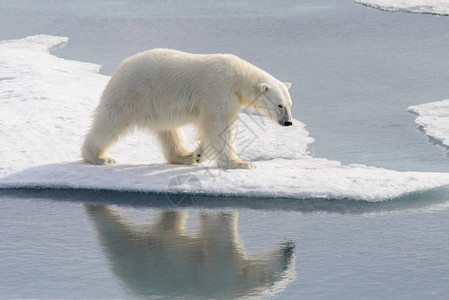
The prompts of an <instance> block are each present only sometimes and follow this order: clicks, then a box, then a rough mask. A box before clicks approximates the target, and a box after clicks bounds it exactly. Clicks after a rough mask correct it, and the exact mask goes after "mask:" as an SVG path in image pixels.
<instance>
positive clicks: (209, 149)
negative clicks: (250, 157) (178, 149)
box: [204, 120, 256, 169]
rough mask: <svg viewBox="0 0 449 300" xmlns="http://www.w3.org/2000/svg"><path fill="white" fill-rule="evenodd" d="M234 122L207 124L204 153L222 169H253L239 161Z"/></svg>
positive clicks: (251, 166) (245, 162) (250, 165)
mask: <svg viewBox="0 0 449 300" xmlns="http://www.w3.org/2000/svg"><path fill="white" fill-rule="evenodd" d="M234 123H235V121H233V122H231V123H230V124H229V125H228V123H227V122H217V120H215V122H213V123H212V124H210V123H209V127H207V128H208V129H207V130H205V136H204V153H205V154H206V156H207V158H208V159H214V160H216V162H217V165H218V167H220V168H223V169H255V168H256V167H255V166H254V164H252V163H250V162H247V161H243V160H241V159H240V158H239V157H238V155H237V151H236V149H235V142H234V135H235V128H234Z"/></svg>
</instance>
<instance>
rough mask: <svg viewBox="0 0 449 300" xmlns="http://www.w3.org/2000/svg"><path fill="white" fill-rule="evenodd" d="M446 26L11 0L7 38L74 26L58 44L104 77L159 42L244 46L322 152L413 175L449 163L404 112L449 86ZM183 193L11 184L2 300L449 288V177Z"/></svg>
mask: <svg viewBox="0 0 449 300" xmlns="http://www.w3.org/2000/svg"><path fill="white" fill-rule="evenodd" d="M448 29H449V18H448V17H439V16H432V15H417V14H405V13H387V12H380V11H377V10H374V9H369V8H366V7H363V6H360V5H356V4H354V3H353V1H352V0H329V1H326V0H322V1H282V2H280V3H275V4H274V3H273V2H269V1H245V2H241V1H225V2H220V3H219V4H217V3H216V2H211V1H206V0H204V1H189V2H180V3H178V2H172V1H153V2H148V1H143V0H140V1H95V2H94V3H93V2H92V1H54V0H50V1H10V0H3V1H2V2H1V3H0V40H4V39H11V38H22V37H25V36H27V35H34V34H39V33H43V34H52V35H61V36H68V37H69V38H70V43H69V45H68V46H67V47H66V48H64V49H57V50H54V51H53V53H55V54H56V55H58V56H61V57H64V58H67V59H74V60H80V61H89V62H94V63H98V64H101V65H102V66H103V69H102V73H104V74H112V72H113V71H114V69H115V68H116V67H117V65H118V64H119V63H120V61H122V60H123V59H124V58H126V57H128V56H130V55H132V54H135V53H137V52H139V51H144V50H147V49H150V48H155V47H168V48H175V49H180V50H185V51H190V52H196V53H216V52H229V53H234V54H237V55H239V56H241V57H243V58H245V59H247V60H248V61H250V62H252V63H254V64H255V65H257V66H260V67H261V68H263V69H265V70H267V71H268V72H270V73H272V74H273V75H275V76H276V77H278V78H279V79H281V80H283V81H291V82H292V83H293V87H292V89H291V96H292V98H293V102H294V107H293V115H294V117H295V118H296V119H299V120H301V121H303V122H304V123H305V124H306V125H307V129H308V130H309V132H310V135H311V136H312V137H313V138H315V142H314V143H313V144H312V148H311V151H312V152H313V153H314V155H315V156H316V157H323V158H329V159H333V160H338V161H341V162H342V163H362V164H367V165H373V166H377V167H385V168H390V169H395V170H403V171H443V172H447V171H448V170H449V165H448V162H449V160H448V157H447V156H446V153H445V152H444V151H443V150H442V149H440V148H438V147H436V146H435V145H432V144H431V143H428V142H427V139H426V137H425V136H424V135H423V134H422V133H420V132H419V131H417V130H416V124H415V123H414V118H415V116H413V115H410V114H408V113H407V111H406V110H407V107H408V106H410V105H414V104H420V103H425V102H431V101H437V100H442V99H445V98H448V95H449V86H448V84H447V83H448V82H449V72H448V71H447V70H448V64H449V51H447V49H449V30H448ZM174 197H178V196H174ZM179 197H181V198H176V199H170V198H167V196H166V195H159V196H156V195H142V194H132V193H110V192H75V191H1V192H0V240H1V241H2V242H1V244H0V266H1V269H2V272H1V273H0V298H30V297H36V298H99V297H101V298H146V297H150V298H158V297H159V298H171V297H173V296H178V297H185V298H223V297H227V296H229V297H238V296H243V295H250V296H262V295H265V296H271V297H274V298H276V297H277V298H279V299H298V297H299V298H306V299H323V298H324V299H330V298H332V299H338V298H340V299H363V298H376V299H379V298H382V299H401V298H402V299H410V298H416V299H423V298H434V299H438V298H439V299H444V298H445V297H446V295H447V294H448V292H449V288H448V286H449V276H448V275H447V274H449V256H448V254H447V253H449V251H448V250H449V238H448V237H447V230H446V229H447V228H448V225H449V224H448V220H449V218H448V217H449V215H448V209H447V199H448V193H447V192H446V191H445V190H444V189H442V190H437V191H430V192H425V193H421V194H415V195H412V196H407V197H404V198H402V199H396V200H393V201H388V202H384V203H376V204H372V203H366V202H360V201H350V200H340V201H337V200H298V199H296V200H281V199H277V200H273V199H241V198H240V199H231V198H195V199H187V200H189V201H190V202H189V201H186V202H183V203H189V205H187V204H186V205H187V207H182V208H179V207H174V206H173V203H179V201H180V200H185V199H183V198H182V196H179ZM110 204H115V206H110ZM181 206H182V205H181Z"/></svg>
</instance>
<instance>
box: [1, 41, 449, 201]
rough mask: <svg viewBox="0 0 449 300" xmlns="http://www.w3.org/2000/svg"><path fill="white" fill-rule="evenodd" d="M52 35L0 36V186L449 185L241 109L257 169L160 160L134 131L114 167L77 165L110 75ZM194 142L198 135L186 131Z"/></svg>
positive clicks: (279, 191) (339, 193) (291, 192)
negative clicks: (61, 49) (316, 151)
mask: <svg viewBox="0 0 449 300" xmlns="http://www.w3.org/2000/svg"><path fill="white" fill-rule="evenodd" d="M67 41H68V39H67V38H63V37H55V36H46V35H39V36H31V37H28V38H24V39H19V40H9V41H2V42H0V188H16V187H42V188H43V187H50V188H89V189H108V190H127V191H149V192H193V193H204V194H215V195H242V196H255V197H301V198H308V197H327V198H352V199H362V200H368V201H380V200H385V199H390V198H395V197H398V196H401V195H404V194H407V193H413V192H417V191H422V190H427V189H432V188H436V187H441V186H445V185H448V184H449V174H447V173H421V172H397V171H392V170H386V169H381V168H375V167H368V166H363V165H341V164H340V163H339V162H337V161H330V160H326V159H319V158H313V157H310V156H309V155H308V153H307V145H308V144H310V143H312V142H313V139H312V138H310V137H309V136H308V132H307V131H306V130H305V128H304V124H302V123H301V122H299V121H296V120H295V121H294V126H292V127H281V126H279V125H277V124H274V123H273V122H271V121H269V120H267V119H265V118H263V117H261V116H259V115H248V114H245V113H242V114H240V121H239V123H238V128H237V129H238V130H237V134H236V141H237V143H236V144H237V149H238V150H239V152H240V156H241V157H242V158H244V159H247V160H251V161H253V162H254V163H255V165H256V167H257V169H256V170H220V169H218V168H216V167H213V166H211V165H208V164H207V163H206V164H202V165H197V166H175V165H168V164H165V163H164V160H163V158H162V155H161V152H160V150H159V147H158V145H157V143H156V142H155V140H154V138H153V137H151V136H150V135H148V134H145V133H140V132H136V133H135V134H133V135H131V136H129V137H127V138H125V139H123V140H122V141H120V142H119V143H118V144H117V146H116V147H114V148H113V149H112V151H111V156H113V157H114V158H115V159H116V160H117V161H118V164H117V165H113V166H96V165H91V164H86V163H83V162H81V161H80V155H79V149H80V146H81V144H82V141H83V136H84V134H85V132H86V131H87V129H88V126H89V125H90V122H91V115H92V112H93V110H94V108H95V107H96V105H97V104H98V99H99V96H100V94H101V92H102V90H103V88H104V86H105V85H106V83H107V82H108V80H109V77H108V76H104V75H100V74H98V70H99V68H100V66H98V65H95V64H90V63H83V62H78V61H69V60H64V59H61V58H58V57H55V56H53V55H51V54H49V51H48V50H49V48H51V47H52V46H56V45H60V44H64V43H67ZM186 133H187V136H188V137H189V141H190V142H189V143H190V145H191V146H192V147H194V146H195V141H194V139H193V136H194V132H193V131H192V129H191V128H186Z"/></svg>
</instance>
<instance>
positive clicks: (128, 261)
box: [86, 205, 296, 298]
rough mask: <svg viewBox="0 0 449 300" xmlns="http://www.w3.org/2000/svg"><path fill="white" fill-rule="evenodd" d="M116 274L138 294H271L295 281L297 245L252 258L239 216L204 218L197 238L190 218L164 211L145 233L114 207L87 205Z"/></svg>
mask: <svg viewBox="0 0 449 300" xmlns="http://www.w3.org/2000/svg"><path fill="white" fill-rule="evenodd" d="M86 210H87V211H88V213H89V215H90V216H91V218H92V220H93V221H94V223H95V226H96V229H97V231H98V235H99V239H100V241H101V243H102V245H103V247H104V251H105V253H106V256H107V257H108V259H109V260H110V264H111V267H112V269H113V271H114V273H115V274H116V275H117V276H118V277H119V278H120V279H121V280H122V281H123V282H124V283H125V285H126V286H127V288H129V289H130V290H131V292H133V293H134V294H136V295H138V296H142V295H143V296H151V295H153V296H157V295H160V296H163V295H165V296H186V297H189V296H196V297H207V298H210V297H240V296H262V295H270V294H273V293H276V292H278V291H280V290H281V289H282V288H284V287H285V286H286V285H287V284H288V283H289V282H291V281H292V280H294V279H295V275H296V273H295V270H294V258H295V254H294V252H295V249H294V248H295V247H294V245H293V243H285V244H283V245H281V246H279V247H278V248H277V249H274V250H270V251H267V252H265V253H262V254H259V255H254V256H250V257H247V256H246V255H245V253H244V249H243V247H242V245H241V243H240V242H239V240H238V232H237V218H238V216H237V214H236V213H218V214H212V215H211V214H201V215H200V221H199V232H198V235H197V236H195V237H192V236H188V235H186V234H185V232H184V224H185V221H186V217H187V214H186V213H183V212H179V211H163V212H161V213H160V217H159V220H158V221H157V222H156V223H155V224H154V225H152V226H150V227H149V228H147V229H145V230H141V229H139V228H138V226H136V225H133V224H132V222H129V221H126V220H125V218H123V217H122V216H121V215H120V214H119V213H118V211H116V210H115V209H114V207H111V206H91V205H86Z"/></svg>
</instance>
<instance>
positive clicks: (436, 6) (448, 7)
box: [355, 0, 449, 15]
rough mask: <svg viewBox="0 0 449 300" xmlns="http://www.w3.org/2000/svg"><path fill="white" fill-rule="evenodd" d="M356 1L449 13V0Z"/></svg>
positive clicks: (416, 11)
mask: <svg viewBox="0 0 449 300" xmlns="http://www.w3.org/2000/svg"><path fill="white" fill-rule="evenodd" d="M355 2H357V3H360V4H364V5H367V6H371V7H374V8H378V9H382V10H387V11H404V12H412V13H425V14H437V15H449V2H448V1H447V0H355Z"/></svg>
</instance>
